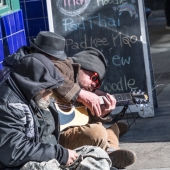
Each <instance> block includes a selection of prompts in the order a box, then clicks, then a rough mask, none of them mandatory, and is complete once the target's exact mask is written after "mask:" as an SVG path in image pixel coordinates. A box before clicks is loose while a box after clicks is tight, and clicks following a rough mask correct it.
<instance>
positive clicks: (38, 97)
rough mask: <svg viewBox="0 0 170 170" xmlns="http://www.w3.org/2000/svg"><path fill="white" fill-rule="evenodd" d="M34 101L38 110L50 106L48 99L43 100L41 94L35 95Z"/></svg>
mask: <svg viewBox="0 0 170 170" xmlns="http://www.w3.org/2000/svg"><path fill="white" fill-rule="evenodd" d="M34 101H35V103H36V104H37V106H38V107H39V108H40V109H47V108H48V106H49V105H50V98H49V97H48V98H47V99H46V98H43V97H42V95H41V94H37V95H36V96H35V97H34Z"/></svg>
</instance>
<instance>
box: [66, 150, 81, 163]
mask: <svg viewBox="0 0 170 170" xmlns="http://www.w3.org/2000/svg"><path fill="white" fill-rule="evenodd" d="M77 158H78V154H77V153H76V151H74V150H70V149H68V161H67V164H66V166H69V165H70V164H72V163H73V162H74V161H75V160H76V159H77Z"/></svg>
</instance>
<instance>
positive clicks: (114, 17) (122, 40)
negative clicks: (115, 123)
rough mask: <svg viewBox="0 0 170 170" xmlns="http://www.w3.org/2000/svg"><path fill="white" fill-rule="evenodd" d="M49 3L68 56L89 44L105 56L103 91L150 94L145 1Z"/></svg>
mask: <svg viewBox="0 0 170 170" xmlns="http://www.w3.org/2000/svg"><path fill="white" fill-rule="evenodd" d="M139 3H140V4H139ZM47 4H48V16H49V25H50V31H52V32H56V33H59V34H61V35H62V36H63V37H65V39H66V48H65V52H66V54H67V56H73V55H74V54H75V53H77V52H80V51H82V50H84V48H86V47H95V48H97V49H98V50H100V51H101V52H102V53H103V54H104V55H105V57H106V60H107V62H108V65H109V67H108V70H107V73H106V76H105V79H104V82H103V84H102V86H101V90H104V91H105V92H108V93H110V94H120V93H129V92H130V90H131V89H133V90H135V89H137V90H139V89H140V90H141V91H144V92H147V94H149V90H151V87H150V85H149V83H150V80H149V82H148V81H147V80H148V74H149V75H150V72H149V66H148V65H149V64H148V61H146V60H148V59H147V58H146V57H148V52H147V51H146V50H147V49H146V48H145V47H144V46H145V45H146V42H145V44H144V41H143V39H146V33H145V23H141V18H143V19H144V13H143V1H142V0H51V1H50V3H49V1H48V3H47ZM139 7H140V8H139ZM142 24H143V28H142V29H141V27H142ZM143 32H144V34H145V35H142V34H143ZM143 37H144V38H143ZM144 49H145V50H144ZM146 55H147V56H146ZM144 56H145V57H144ZM147 72H148V73H147ZM149 78H150V77H149ZM149 98H150V101H151V100H152V95H150V96H149ZM151 103H152V102H151ZM151 107H152V106H151ZM149 110H152V111H150V112H151V115H153V109H149ZM147 116H148V115H147ZM147 116H146V117H147Z"/></svg>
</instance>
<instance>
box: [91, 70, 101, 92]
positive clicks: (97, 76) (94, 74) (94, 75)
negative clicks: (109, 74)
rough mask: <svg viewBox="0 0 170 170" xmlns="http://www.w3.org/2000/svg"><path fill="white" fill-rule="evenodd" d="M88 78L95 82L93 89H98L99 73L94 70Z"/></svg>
mask: <svg viewBox="0 0 170 170" xmlns="http://www.w3.org/2000/svg"><path fill="white" fill-rule="evenodd" d="M90 79H91V80H92V81H93V82H95V83H96V87H94V89H98V88H99V87H100V82H99V75H98V74H97V73H96V72H94V73H93V75H92V76H91V77H90Z"/></svg>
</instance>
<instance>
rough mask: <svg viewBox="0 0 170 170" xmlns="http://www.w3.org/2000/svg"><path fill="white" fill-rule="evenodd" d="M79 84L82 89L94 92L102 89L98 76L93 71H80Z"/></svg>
mask: <svg viewBox="0 0 170 170" xmlns="http://www.w3.org/2000/svg"><path fill="white" fill-rule="evenodd" d="M78 82H79V85H80V87H81V88H82V89H84V90H87V91H93V90H94V89H97V88H99V87H100V84H99V78H98V74H97V73H94V72H92V71H88V70H83V69H80V71H79V76H78Z"/></svg>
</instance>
